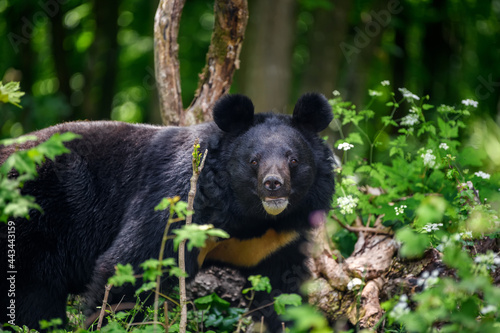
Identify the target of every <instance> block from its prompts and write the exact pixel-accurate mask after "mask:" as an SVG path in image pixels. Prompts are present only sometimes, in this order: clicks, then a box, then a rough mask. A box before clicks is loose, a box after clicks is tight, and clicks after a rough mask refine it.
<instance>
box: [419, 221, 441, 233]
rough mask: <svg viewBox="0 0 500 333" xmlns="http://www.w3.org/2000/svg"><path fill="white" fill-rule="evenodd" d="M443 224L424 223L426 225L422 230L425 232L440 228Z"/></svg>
mask: <svg viewBox="0 0 500 333" xmlns="http://www.w3.org/2000/svg"><path fill="white" fill-rule="evenodd" d="M442 226H443V224H442V223H428V224H426V225H424V227H423V228H422V231H423V232H431V231H434V230H439V227H442Z"/></svg>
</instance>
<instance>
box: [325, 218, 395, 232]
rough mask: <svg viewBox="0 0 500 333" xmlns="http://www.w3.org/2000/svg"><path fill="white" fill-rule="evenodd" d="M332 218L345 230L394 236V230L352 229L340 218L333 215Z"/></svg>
mask: <svg viewBox="0 0 500 333" xmlns="http://www.w3.org/2000/svg"><path fill="white" fill-rule="evenodd" d="M332 218H333V219H334V220H335V221H337V223H338V224H339V225H340V226H341V227H342V228H344V229H346V230H349V231H351V232H369V233H373V234H381V235H393V234H394V232H393V231H392V230H390V229H389V230H386V229H379V228H372V227H352V226H350V225H345V224H344V223H342V222H341V221H340V220H339V218H338V217H336V216H335V215H332Z"/></svg>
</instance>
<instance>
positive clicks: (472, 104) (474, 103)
mask: <svg viewBox="0 0 500 333" xmlns="http://www.w3.org/2000/svg"><path fill="white" fill-rule="evenodd" d="M462 104H463V105H466V106H469V105H470V106H473V107H475V108H477V102H476V101H474V100H472V99H464V100H463V101H462Z"/></svg>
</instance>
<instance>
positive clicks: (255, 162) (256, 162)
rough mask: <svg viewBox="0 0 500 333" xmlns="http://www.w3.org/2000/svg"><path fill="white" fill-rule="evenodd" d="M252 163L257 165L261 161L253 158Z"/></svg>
mask: <svg viewBox="0 0 500 333" xmlns="http://www.w3.org/2000/svg"><path fill="white" fill-rule="evenodd" d="M250 164H251V165H257V164H259V162H258V161H257V160H256V159H253V160H251V161H250Z"/></svg>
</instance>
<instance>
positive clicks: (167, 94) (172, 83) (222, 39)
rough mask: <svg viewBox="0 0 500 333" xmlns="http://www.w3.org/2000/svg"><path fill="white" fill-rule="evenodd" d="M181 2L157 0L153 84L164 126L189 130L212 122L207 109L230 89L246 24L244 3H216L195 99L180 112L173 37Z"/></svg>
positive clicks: (233, 0)
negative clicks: (209, 40)
mask: <svg viewBox="0 0 500 333" xmlns="http://www.w3.org/2000/svg"><path fill="white" fill-rule="evenodd" d="M184 1H185V0H174V1H166V0H161V1H160V5H159V6H158V10H157V12H156V17H155V63H156V80H157V87H158V93H159V96H160V112H161V115H162V120H163V123H164V124H166V125H167V124H168V125H180V126H189V125H193V124H197V123H202V122H206V121H209V120H212V114H211V112H210V111H211V108H212V106H213V105H214V104H215V102H216V101H217V100H218V99H219V98H220V97H221V96H222V95H224V94H225V93H226V92H227V91H228V90H229V88H230V87H231V83H232V79H233V74H234V72H235V70H236V69H238V68H239V54H240V50H241V46H242V42H243V37H244V33H245V29H246V24H247V20H248V6H247V1H246V0H230V1H227V0H216V1H215V4H214V13H215V24H214V31H213V33H212V40H211V43H210V47H209V50H208V53H207V63H206V65H205V68H204V69H203V71H202V73H201V74H200V81H199V84H198V89H197V91H196V94H195V97H194V99H193V101H192V103H191V105H190V106H189V107H188V108H187V109H186V110H184V109H183V105H182V100H181V84H180V74H179V59H178V49H179V45H178V43H177V35H178V32H179V21H180V17H181V11H182V8H183V5H184Z"/></svg>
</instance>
